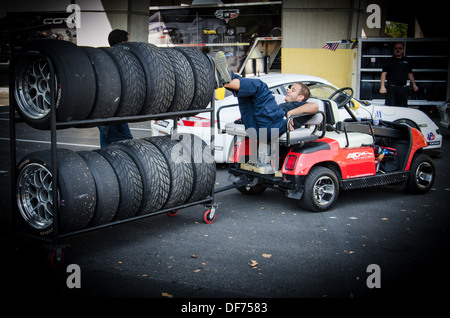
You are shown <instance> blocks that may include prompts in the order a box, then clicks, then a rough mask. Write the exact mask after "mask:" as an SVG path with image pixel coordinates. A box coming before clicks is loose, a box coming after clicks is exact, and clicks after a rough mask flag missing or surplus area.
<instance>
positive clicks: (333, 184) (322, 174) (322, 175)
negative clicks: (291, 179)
mask: <svg viewBox="0 0 450 318" xmlns="http://www.w3.org/2000/svg"><path fill="white" fill-rule="evenodd" d="M338 195H339V183H338V179H337V177H336V174H335V173H334V172H333V171H332V170H330V169H328V168H325V167H313V168H311V170H310V172H309V174H308V175H307V176H306V180H305V191H304V193H303V197H302V198H301V199H300V202H299V203H300V206H302V207H303V208H304V209H306V210H309V211H313V212H322V211H326V210H328V209H329V208H330V207H331V206H332V205H333V204H334V202H335V201H336V199H337V197H338Z"/></svg>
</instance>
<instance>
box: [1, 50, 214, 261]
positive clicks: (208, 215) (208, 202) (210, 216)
mask: <svg viewBox="0 0 450 318" xmlns="http://www.w3.org/2000/svg"><path fill="white" fill-rule="evenodd" d="M18 56H37V57H42V58H44V59H45V60H46V61H47V63H48V65H49V69H50V106H51V107H50V111H51V114H50V116H51V117H50V135H51V142H50V145H51V146H50V147H51V149H50V150H51V159H52V171H51V172H52V178H53V179H52V182H53V185H52V187H53V188H52V191H53V211H54V213H53V224H52V226H53V231H52V234H51V235H50V236H39V235H37V234H33V233H31V232H29V231H28V230H27V229H20V228H18V227H19V226H18V222H17V221H19V220H18V219H17V218H18V216H19V211H18V206H17V201H16V188H17V187H16V186H17V184H16V181H17V180H16V165H17V162H16V160H17V154H16V118H15V106H16V101H15V97H14V91H15V79H14V70H15V60H12V62H11V64H10V71H9V108H10V109H9V120H10V124H9V125H10V160H11V200H12V201H13V202H12V206H11V215H10V220H9V221H10V225H11V233H10V234H12V235H14V234H16V235H20V236H24V237H29V238H32V239H36V240H40V241H43V242H46V243H47V245H46V246H45V247H46V248H48V249H51V250H52V251H53V253H52V254H51V256H50V263H51V265H52V266H54V267H58V266H60V265H61V264H62V263H63V260H64V254H63V252H62V250H63V248H65V247H67V246H68V245H67V244H60V243H59V239H61V238H65V237H68V236H73V235H76V234H80V233H85V232H89V231H93V230H97V229H101V228H106V227H110V226H113V225H117V224H121V223H126V222H131V221H135V220H139V219H143V218H147V217H150V216H154V215H158V214H163V213H171V212H172V213H173V211H177V210H179V209H183V208H186V207H190V206H194V205H197V204H204V206H205V208H207V209H208V210H207V211H206V212H205V214H204V220H205V221H206V220H208V221H209V222H207V223H212V222H213V221H214V218H215V210H216V207H217V204H214V193H215V191H214V187H213V188H212V190H211V194H210V197H208V198H205V199H202V200H198V201H194V202H188V203H184V204H181V205H178V206H174V207H170V208H164V209H160V210H157V211H153V212H150V213H147V214H144V215H139V216H134V217H131V218H126V219H123V220H115V221H111V222H108V223H105V224H101V225H97V226H92V227H87V228H85V229H81V230H77V231H73V232H69V233H64V234H59V233H58V224H59V223H58V214H59V204H58V195H57V193H58V192H57V191H58V165H57V160H58V158H57V128H69V127H73V128H77V127H78V128H80V127H81V126H84V125H86V124H89V127H92V126H94V127H95V126H98V125H100V124H103V123H125V122H140V121H147V120H151V119H159V118H166V119H173V122H174V127H176V125H177V118H178V117H182V116H187V115H194V114H198V113H199V111H201V112H210V113H211V120H210V128H211V131H213V129H214V126H215V122H214V120H213V116H214V115H213V114H214V111H215V100H214V97H212V98H211V107H209V108H206V109H201V110H199V109H196V110H186V111H179V112H167V113H160V114H151V115H136V116H126V117H113V118H100V119H86V120H77V121H70V122H57V121H56V105H55V101H56V92H55V88H56V82H55V68H54V66H53V62H52V60H51V59H50V58H49V57H47V56H45V55H42V54H38V53H26V54H20V55H18ZM210 142H211V143H210V148H211V151H212V155H213V157H214V134H211V140H210Z"/></svg>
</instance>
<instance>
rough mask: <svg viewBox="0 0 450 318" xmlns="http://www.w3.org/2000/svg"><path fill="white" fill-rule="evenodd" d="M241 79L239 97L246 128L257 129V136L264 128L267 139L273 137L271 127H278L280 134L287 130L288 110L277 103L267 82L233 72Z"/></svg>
mask: <svg viewBox="0 0 450 318" xmlns="http://www.w3.org/2000/svg"><path fill="white" fill-rule="evenodd" d="M235 78H238V79H239V80H240V88H239V91H237V92H234V93H235V96H236V97H237V98H238V103H239V111H240V112H241V119H242V121H243V122H244V126H245V129H246V130H247V129H249V128H254V129H256V134H257V137H259V135H260V133H261V132H262V131H263V129H266V130H267V139H268V140H269V139H270V138H271V129H272V128H275V129H278V136H279V135H281V134H282V133H284V132H285V131H286V123H287V119H286V117H285V116H286V112H285V111H283V109H282V108H280V106H279V105H278V104H277V103H276V101H275V98H274V97H273V95H272V92H271V91H270V90H269V88H268V87H267V84H266V83H264V82H263V81H261V80H260V79H257V78H245V77H240V76H239V75H236V74H234V73H233V74H232V79H235Z"/></svg>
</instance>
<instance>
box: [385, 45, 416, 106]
mask: <svg viewBox="0 0 450 318" xmlns="http://www.w3.org/2000/svg"><path fill="white" fill-rule="evenodd" d="M403 52H404V48H403V43H401V42H399V43H395V44H394V52H393V53H394V55H393V56H392V57H391V58H389V59H388V60H387V62H386V63H385V64H384V65H383V70H382V71H381V77H380V81H381V86H380V93H381V94H386V100H385V105H387V106H402V107H408V90H407V88H406V81H407V80H408V79H409V80H410V81H411V85H412V87H413V90H414V91H415V92H417V90H418V89H419V88H418V87H417V85H416V82H415V80H414V75H413V73H412V68H411V65H410V64H409V63H408V61H407V60H406V58H405V57H404V56H403ZM385 81H387V83H385Z"/></svg>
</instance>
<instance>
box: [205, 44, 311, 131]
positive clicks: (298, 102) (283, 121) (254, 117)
mask: <svg viewBox="0 0 450 318" xmlns="http://www.w3.org/2000/svg"><path fill="white" fill-rule="evenodd" d="M214 62H215V66H216V70H217V73H218V75H219V76H218V77H219V78H218V79H217V80H218V84H219V86H223V87H225V88H227V89H229V90H231V91H233V93H234V94H235V96H236V97H237V98H238V103H239V111H240V112H241V119H242V121H243V122H244V126H245V129H246V130H247V129H249V128H254V129H256V133H257V136H258V137H259V134H260V132H261V131H263V130H265V131H266V132H267V138H268V139H270V138H271V137H272V136H271V130H272V129H275V131H278V136H279V135H281V134H283V133H284V132H285V131H286V128H287V127H286V126H287V120H288V118H289V117H290V116H292V115H295V114H301V113H304V114H314V113H316V112H317V111H318V109H319V107H318V106H317V104H315V103H307V102H306V100H307V99H308V98H309V96H310V92H309V89H308V87H307V86H306V85H304V84H303V83H295V84H293V85H292V86H291V89H290V90H289V91H288V93H287V95H286V98H285V101H286V103H282V104H280V105H278V104H277V103H276V101H275V98H274V96H273V95H272V92H271V91H270V90H269V88H268V87H267V84H266V83H264V82H263V81H261V80H260V79H258V78H244V77H241V76H239V75H237V74H234V73H233V72H232V71H231V70H230V69H229V67H228V65H227V62H226V57H225V54H224V53H223V52H222V51H219V52H217V54H216V56H215V60H214ZM311 116H312V115H311ZM311 116H306V117H297V118H295V119H294V121H291V125H290V127H289V128H290V130H294V129H295V128H298V126H301V125H302V124H304V123H305V122H306V121H307V120H308V119H309V118H310V117H311Z"/></svg>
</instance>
